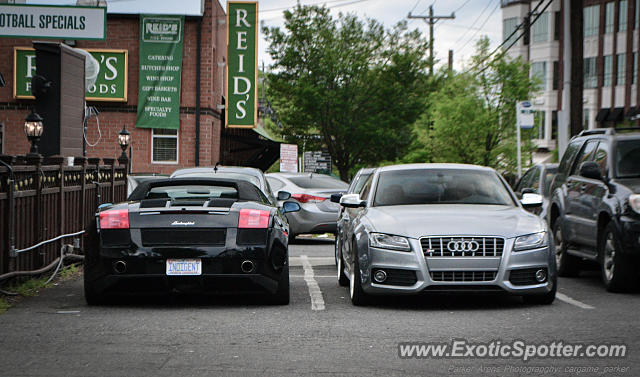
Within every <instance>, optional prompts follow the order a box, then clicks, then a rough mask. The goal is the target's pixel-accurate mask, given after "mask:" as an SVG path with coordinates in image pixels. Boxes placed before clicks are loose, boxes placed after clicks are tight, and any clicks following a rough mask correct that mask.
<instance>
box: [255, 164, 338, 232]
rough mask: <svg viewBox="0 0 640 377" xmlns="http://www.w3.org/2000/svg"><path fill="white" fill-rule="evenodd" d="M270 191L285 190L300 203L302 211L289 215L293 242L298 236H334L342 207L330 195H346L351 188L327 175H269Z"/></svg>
mask: <svg viewBox="0 0 640 377" xmlns="http://www.w3.org/2000/svg"><path fill="white" fill-rule="evenodd" d="M266 177H267V180H268V181H269V184H270V186H271V189H272V190H274V191H275V192H277V191H282V190H284V191H285V192H288V193H291V197H292V198H293V199H295V200H296V201H297V202H298V203H299V204H300V211H299V212H296V213H288V214H287V219H288V220H289V226H290V229H291V233H290V234H289V237H291V239H292V240H293V239H294V237H295V236H297V235H298V234H304V233H311V234H314V233H315V234H321V233H335V231H336V222H337V220H338V211H339V210H340V205H338V204H336V203H333V202H331V200H329V199H330V197H331V194H335V193H344V192H346V191H347V189H348V188H349V185H348V184H346V183H344V182H342V181H341V180H339V179H336V178H333V177H331V176H329V175H325V174H315V173H269V174H267V175H266Z"/></svg>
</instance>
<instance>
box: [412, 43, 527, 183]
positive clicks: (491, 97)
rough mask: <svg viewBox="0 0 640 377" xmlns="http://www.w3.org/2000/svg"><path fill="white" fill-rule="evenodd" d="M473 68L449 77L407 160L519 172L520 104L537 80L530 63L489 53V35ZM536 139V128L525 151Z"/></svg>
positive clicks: (419, 125)
mask: <svg viewBox="0 0 640 377" xmlns="http://www.w3.org/2000/svg"><path fill="white" fill-rule="evenodd" d="M472 67H473V68H471V69H469V70H468V71H465V72H461V73H452V74H451V75H449V77H448V78H447V79H446V80H445V83H444V85H442V87H441V88H440V89H439V90H437V91H436V92H434V93H433V94H432V95H431V97H430V101H429V107H430V111H429V113H428V115H427V116H426V117H423V118H421V120H420V121H419V122H417V123H416V126H415V129H414V135H415V142H414V144H413V148H412V149H411V152H410V153H409V154H408V155H407V157H406V158H405V159H406V160H408V161H411V162H416V158H418V159H419V158H424V157H428V158H429V159H430V161H432V162H459V163H468V164H478V165H485V166H491V167H494V168H499V169H501V170H509V171H513V170H514V167H515V166H516V164H517V161H516V156H515V155H516V153H515V150H516V143H515V106H516V102H517V101H523V100H526V99H529V98H530V96H531V94H532V91H533V88H535V87H536V84H537V82H538V81H537V78H530V77H529V65H528V64H527V63H525V62H524V61H522V60H521V59H520V58H517V59H515V60H508V59H507V58H505V57H504V54H499V55H497V57H495V58H493V57H491V56H489V40H488V39H487V38H483V39H481V40H480V41H479V42H478V45H477V53H476V55H475V56H474V57H473V58H472ZM530 139H531V132H525V133H524V134H523V140H527V142H526V143H525V145H524V147H523V151H524V152H527V151H530V150H532V148H533V145H532V143H531V142H530ZM425 149H426V151H425Z"/></svg>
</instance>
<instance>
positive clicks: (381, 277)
mask: <svg viewBox="0 0 640 377" xmlns="http://www.w3.org/2000/svg"><path fill="white" fill-rule="evenodd" d="M373 280H375V282H376V283H382V282H384V281H385V280H387V273H386V272H384V271H383V270H378V271H376V272H375V273H374V274H373Z"/></svg>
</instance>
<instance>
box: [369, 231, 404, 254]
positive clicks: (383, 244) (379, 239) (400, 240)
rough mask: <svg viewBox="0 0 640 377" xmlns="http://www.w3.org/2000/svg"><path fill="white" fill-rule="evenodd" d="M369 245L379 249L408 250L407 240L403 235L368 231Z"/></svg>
mask: <svg viewBox="0 0 640 377" xmlns="http://www.w3.org/2000/svg"><path fill="white" fill-rule="evenodd" d="M369 245H370V246H372V247H378V248H381V249H390V250H399V251H409V250H411V246H409V240H408V239H406V238H405V237H400V236H393V235H391V234H384V233H369Z"/></svg>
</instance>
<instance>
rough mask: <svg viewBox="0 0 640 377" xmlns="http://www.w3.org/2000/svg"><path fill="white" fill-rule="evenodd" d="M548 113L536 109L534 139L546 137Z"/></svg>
mask: <svg viewBox="0 0 640 377" xmlns="http://www.w3.org/2000/svg"><path fill="white" fill-rule="evenodd" d="M545 115H546V113H545V112H544V111H540V110H536V111H535V112H534V118H533V119H534V122H535V125H534V127H533V138H534V139H544V136H545V132H544V131H545V129H544V124H545V118H546V116H545Z"/></svg>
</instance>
